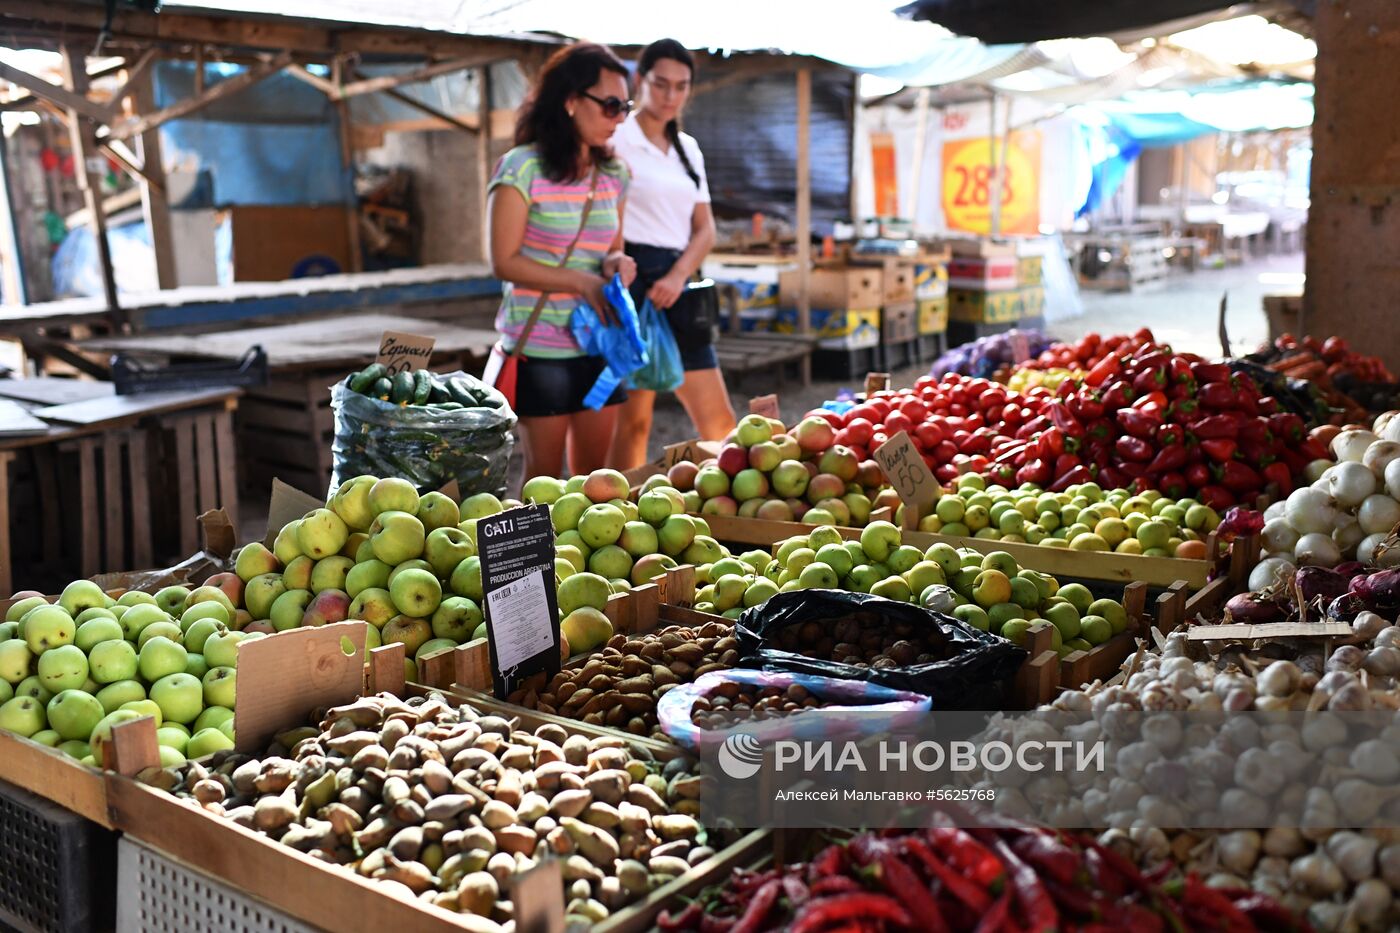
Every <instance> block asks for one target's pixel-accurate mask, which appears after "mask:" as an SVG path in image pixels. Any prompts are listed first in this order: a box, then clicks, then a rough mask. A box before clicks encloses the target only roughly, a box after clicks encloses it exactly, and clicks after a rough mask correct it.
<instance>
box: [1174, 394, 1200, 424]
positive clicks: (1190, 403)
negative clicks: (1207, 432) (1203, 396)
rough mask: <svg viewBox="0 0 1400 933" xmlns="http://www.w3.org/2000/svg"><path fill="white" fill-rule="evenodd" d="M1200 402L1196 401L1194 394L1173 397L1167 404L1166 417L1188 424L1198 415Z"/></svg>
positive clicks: (1178, 422)
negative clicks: (1185, 396)
mask: <svg viewBox="0 0 1400 933" xmlns="http://www.w3.org/2000/svg"><path fill="white" fill-rule="evenodd" d="M1200 412H1201V403H1200V402H1198V401H1196V398H1195V396H1192V397H1191V398H1178V399H1173V400H1172V403H1171V404H1170V405H1168V406H1167V418H1168V419H1170V420H1172V421H1175V422H1176V423H1177V424H1190V423H1191V422H1192V421H1195V420H1196V418H1197V417H1198V416H1199V415H1200Z"/></svg>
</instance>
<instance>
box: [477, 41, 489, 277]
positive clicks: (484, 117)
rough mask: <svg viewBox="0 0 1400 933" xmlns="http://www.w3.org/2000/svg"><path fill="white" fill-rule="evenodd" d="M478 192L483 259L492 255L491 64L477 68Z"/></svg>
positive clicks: (484, 260)
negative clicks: (488, 210) (489, 193)
mask: <svg viewBox="0 0 1400 933" xmlns="http://www.w3.org/2000/svg"><path fill="white" fill-rule="evenodd" d="M476 87H477V108H476V112H477V121H476V126H477V128H476V193H477V211H478V214H479V215H480V218H481V261H482V262H487V261H489V259H490V256H491V221H490V218H489V217H488V216H487V213H486V200H487V190H486V189H487V187H488V186H489V185H490V184H491V66H490V65H485V66H483V67H481V68H478V69H477V70H476Z"/></svg>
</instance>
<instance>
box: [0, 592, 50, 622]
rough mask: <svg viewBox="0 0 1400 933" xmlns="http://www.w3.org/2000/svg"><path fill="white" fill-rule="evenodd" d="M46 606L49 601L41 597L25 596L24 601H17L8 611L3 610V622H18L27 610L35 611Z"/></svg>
mask: <svg viewBox="0 0 1400 933" xmlns="http://www.w3.org/2000/svg"><path fill="white" fill-rule="evenodd" d="M48 604H49V601H48V600H47V599H45V598H44V597H42V596H26V597H25V598H24V599H21V600H19V601H18V602H16V603H15V604H14V605H13V606H11V607H10V608H9V609H7V610H5V621H6V622H18V621H19V620H20V619H22V618H24V614H25V613H26V612H28V611H29V610H31V609H37V608H38V607H40V606H47V605H48Z"/></svg>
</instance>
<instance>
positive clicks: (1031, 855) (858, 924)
mask: <svg viewBox="0 0 1400 933" xmlns="http://www.w3.org/2000/svg"><path fill="white" fill-rule="evenodd" d="M657 926H658V927H659V928H660V929H661V930H665V931H681V930H696V931H711V930H716V931H738V930H745V931H754V933H759V931H764V930H791V931H806V933H812V931H817V930H836V929H842V930H847V929H879V930H944V931H947V930H987V931H993V930H1103V931H1108V930H1134V931H1136V930H1143V931H1151V930H1156V931H1163V933H1165V931H1170V930H1207V929H1210V930H1215V929H1228V930H1231V931H1236V933H1250V931H1254V930H1274V931H1286V930H1299V929H1302V928H1303V927H1302V925H1301V924H1299V923H1298V922H1297V921H1295V920H1294V919H1293V918H1291V917H1290V916H1289V915H1288V913H1287V911H1285V910H1284V909H1283V908H1281V907H1280V905H1279V904H1278V902H1277V901H1276V900H1275V899H1274V898H1272V897H1270V896H1269V895H1267V894H1262V893H1259V892H1256V891H1252V890H1250V889H1249V886H1248V885H1246V884H1239V885H1235V886H1232V887H1228V888H1219V887H1212V886H1209V885H1207V884H1205V883H1204V882H1202V880H1201V879H1200V878H1199V877H1198V876H1196V875H1194V874H1186V875H1185V876H1184V877H1181V876H1176V877H1173V876H1171V873H1170V872H1163V871H1157V872H1149V873H1143V872H1141V871H1139V870H1138V868H1137V867H1136V866H1134V865H1133V864H1132V863H1131V862H1129V861H1128V860H1127V859H1125V858H1124V857H1123V856H1121V855H1119V854H1118V853H1117V852H1116V851H1114V850H1113V849H1111V848H1109V847H1107V846H1104V845H1102V844H1100V843H1099V842H1097V841H1095V840H1094V839H1092V838H1089V837H1087V836H1069V835H1060V834H1057V833H1055V832H1052V831H1050V830H1046V829H1038V828H1036V827H1033V826H1028V825H1025V824H1015V823H1011V824H1008V825H1006V826H1004V827H999V828H997V829H977V830H961V829H956V828H953V827H951V826H937V827H934V828H931V829H927V830H915V831H909V830H890V831H886V832H882V833H870V832H867V833H861V834H859V835H857V836H856V837H855V838H853V839H851V840H850V841H849V842H841V843H833V844H832V845H830V846H827V847H826V848H825V849H822V850H821V851H820V852H819V853H818V854H817V855H816V856H814V857H813V858H812V859H811V861H809V862H805V863H797V864H789V865H786V866H784V867H782V868H770V869H768V870H766V871H738V872H735V873H734V874H733V875H732V876H730V877H729V878H727V879H725V881H724V882H723V883H722V884H719V885H715V886H712V887H710V888H707V889H706V890H705V892H704V893H703V894H702V895H701V896H700V897H699V898H697V899H696V900H694V901H692V902H691V903H690V904H689V905H688V906H687V907H686V908H685V909H684V910H677V911H675V912H668V913H666V914H663V915H662V916H661V917H660V918H659V920H658V921H657Z"/></svg>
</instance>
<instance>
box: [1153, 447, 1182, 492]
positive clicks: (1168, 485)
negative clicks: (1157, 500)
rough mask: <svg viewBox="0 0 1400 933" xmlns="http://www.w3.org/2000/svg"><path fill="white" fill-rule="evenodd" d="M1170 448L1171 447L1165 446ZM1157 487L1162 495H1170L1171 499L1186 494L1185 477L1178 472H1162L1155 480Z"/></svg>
mask: <svg viewBox="0 0 1400 933" xmlns="http://www.w3.org/2000/svg"><path fill="white" fill-rule="evenodd" d="M1167 449H1168V450H1171V449H1173V448H1167ZM1157 489H1158V490H1160V491H1161V493H1162V495H1164V496H1171V497H1172V498H1173V499H1180V498H1181V497H1182V496H1184V495H1186V477H1184V476H1182V475H1181V474H1180V473H1163V474H1162V478H1161V479H1160V480H1158V481H1157Z"/></svg>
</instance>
